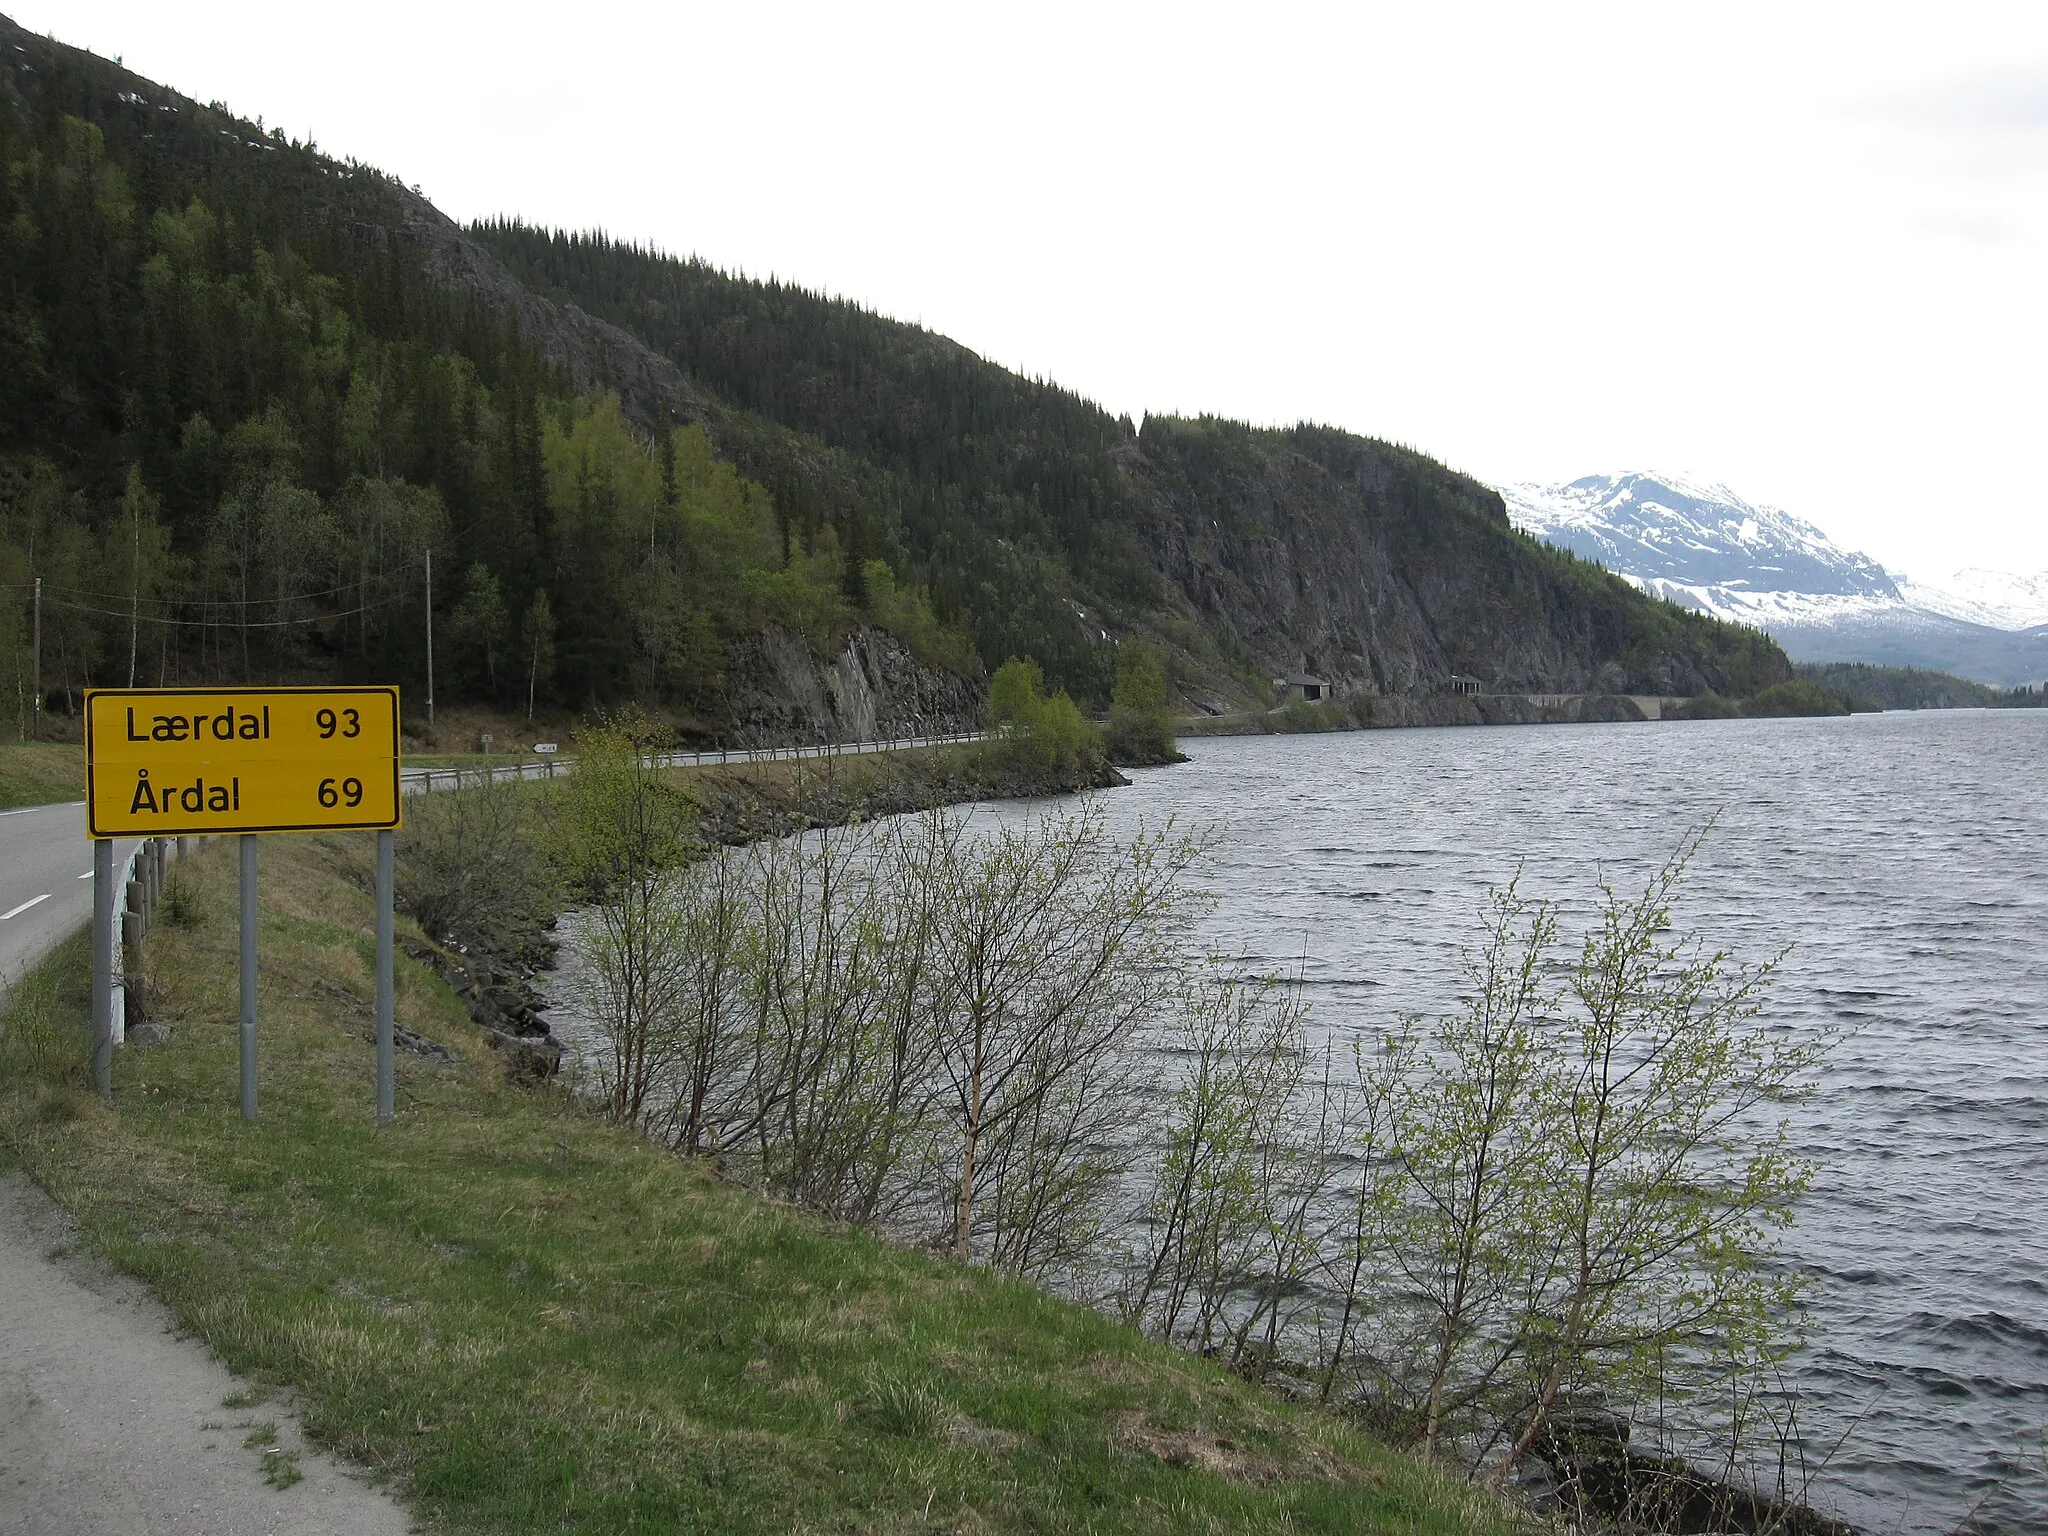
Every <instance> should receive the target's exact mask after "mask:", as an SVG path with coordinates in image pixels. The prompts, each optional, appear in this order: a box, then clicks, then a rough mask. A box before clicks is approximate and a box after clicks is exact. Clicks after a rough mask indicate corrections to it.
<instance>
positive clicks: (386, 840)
mask: <svg viewBox="0 0 2048 1536" xmlns="http://www.w3.org/2000/svg"><path fill="white" fill-rule="evenodd" d="M396 841H397V837H396V834H394V833H393V832H392V831H391V829H390V828H389V827H386V828H385V829H384V830H383V831H381V832H379V833H378V834H377V1123H378V1124H379V1125H389V1124H390V1123H391V1122H392V1120H393V1119H395V1118H396V1116H397V1113H398V1111H397V1106H396V1105H395V1104H394V1103H393V1102H392V1099H393V1093H394V1085H393V1081H392V1078H393V1068H392V1062H391V1053H392V1043H393V1036H394V1035H395V1034H396V1033H397V1030H396V1029H395V1028H394V1022H395V1021H394V1019H393V1017H392V1014H393V1008H392V995H391V994H392V986H391V887H392V883H393V882H392V864H393V844H394V843H395V842H396Z"/></svg>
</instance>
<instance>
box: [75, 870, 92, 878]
mask: <svg viewBox="0 0 2048 1536" xmlns="http://www.w3.org/2000/svg"><path fill="white" fill-rule="evenodd" d="M78 878H79V879H81V880H90V879H91V878H92V871H91V870H89V869H88V870H87V871H86V872H85V873H84V874H82V875H80V876H79V877H78Z"/></svg>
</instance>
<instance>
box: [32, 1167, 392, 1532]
mask: <svg viewBox="0 0 2048 1536" xmlns="http://www.w3.org/2000/svg"><path fill="white" fill-rule="evenodd" d="M245 1390H246V1384H245V1383H243V1382H240V1381H238V1380H237V1379H236V1378H235V1377H234V1376H232V1375H231V1374H229V1372H228V1370H227V1368H226V1367H225V1366H223V1365H222V1364H221V1363H220V1362H219V1361H217V1360H215V1359H214V1358H213V1357H212V1355H210V1354H209V1353H208V1352H207V1350H206V1348H205V1346H204V1345H202V1344H199V1343H198V1342H197V1341H195V1340H192V1339H188V1338H180V1337H179V1336H178V1335H177V1333H176V1332H175V1330H174V1328H173V1325H172V1323H171V1319H170V1315H169V1314H168V1313H167V1312H166V1311H165V1310H164V1308H163V1306H162V1305H161V1304H160V1303H159V1302H158V1301H157V1300H156V1299H155V1298H154V1297H152V1296H151V1295H150V1294H149V1292H148V1291H147V1289H145V1288H144V1287H143V1286H142V1285H141V1284H140V1283H139V1282H137V1281H135V1280H133V1279H131V1278H129V1277H128V1276H125V1275H120V1274H117V1273H115V1272H113V1271H112V1270H111V1269H110V1268H109V1267H108V1266H107V1265H105V1264H102V1263H100V1262H98V1261H96V1260H94V1259H92V1258H90V1257H88V1256H86V1255H85V1254H83V1253H82V1251H81V1249H80V1245H79V1243H78V1238H77V1234H76V1231H75V1230H74V1228H73V1227H72V1225H71V1222H70V1219H69V1218H68V1217H67V1216H66V1215H65V1214H64V1212H62V1211H61V1210H59V1209H58V1208H57V1207H56V1206H55V1205H53V1204H52V1203H51V1202H50V1200H49V1199H48V1197H47V1196H45V1195H44V1194H43V1193H42V1191H40V1190H39V1189H37V1188H36V1187H35V1186H34V1185H33V1184H32V1183H31V1182H30V1181H29V1180H28V1179H27V1178H26V1177H25V1176H24V1175H23V1174H22V1173H20V1172H19V1171H18V1170H16V1171H10V1172H4V1173H0V1533H5V1536H15V1533H17V1532H20V1533H30V1532H32V1533H35V1536H103V1533H104V1536H114V1533H119V1536H144V1533H147V1536H156V1533H159V1532H163V1533H171V1532H175V1533H178V1536H201V1533H203V1536H244V1533H248V1536H404V1533H406V1532H408V1531H410V1530H412V1529H413V1526H412V1523H411V1521H410V1520H409V1519H408V1518H407V1517H406V1515H405V1514H404V1512H403V1511H402V1510H400V1508H399V1507H398V1505H397V1504H396V1503H394V1502H393V1501H392V1500H391V1499H390V1498H388V1497H387V1496H386V1495H384V1494H383V1493H380V1492H378V1491H376V1490H375V1489H372V1488H371V1487H369V1486H368V1484H367V1483H366V1482H364V1481H363V1479H362V1476H361V1474H359V1473H356V1472H353V1471H351V1470H347V1469H344V1468H343V1466H342V1465H341V1464H340V1463H339V1462H337V1461H336V1460H335V1459H334V1458H332V1457H330V1456H328V1455H326V1454H324V1453H322V1452H320V1451H317V1450H314V1449H312V1448H310V1447H309V1446H307V1445H306V1443H305V1440H304V1439H303V1437H302V1436H301V1435H300V1433H299V1428H298V1424H297V1423H296V1421H295V1420H294V1419H293V1418H292V1416H291V1414H290V1413H289V1412H288V1411H286V1410H285V1408H284V1407H283V1406H282V1405H281V1404H279V1403H277V1402H263V1403H258V1404H256V1405H255V1406H253V1407H243V1408H230V1407H228V1406H227V1403H228V1401H229V1400H230V1399H233V1400H235V1401H238V1402H239V1401H241V1398H240V1397H239V1396H237V1394H239V1393H242V1392H244V1391H245ZM266 1452H268V1453H269V1454H268V1455H267V1456H266V1454H265V1453H266ZM266 1468H268V1469H269V1470H270V1471H271V1472H272V1473H273V1474H281V1475H274V1476H271V1477H266ZM286 1469H292V1470H296V1471H297V1472H298V1473H299V1474H300V1480H299V1481H298V1482H296V1483H291V1484H290V1486H288V1487H283V1488H279V1487H276V1486H274V1483H275V1482H286V1481H289V1477H290V1471H288V1470H286Z"/></svg>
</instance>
